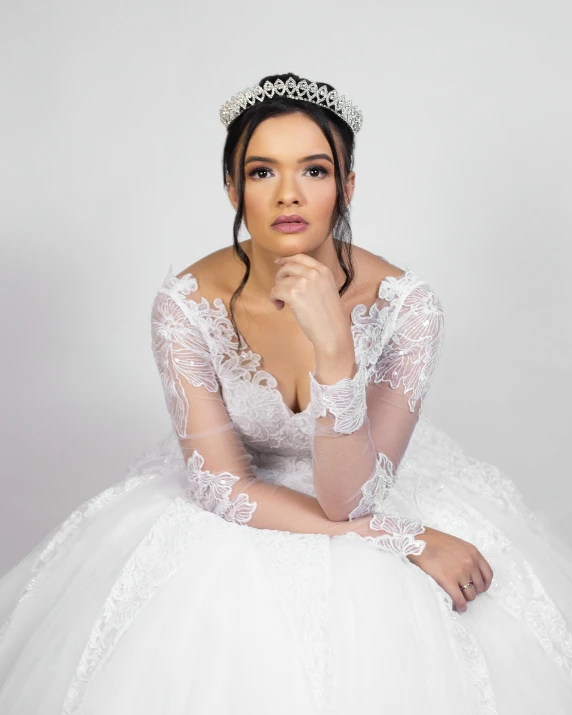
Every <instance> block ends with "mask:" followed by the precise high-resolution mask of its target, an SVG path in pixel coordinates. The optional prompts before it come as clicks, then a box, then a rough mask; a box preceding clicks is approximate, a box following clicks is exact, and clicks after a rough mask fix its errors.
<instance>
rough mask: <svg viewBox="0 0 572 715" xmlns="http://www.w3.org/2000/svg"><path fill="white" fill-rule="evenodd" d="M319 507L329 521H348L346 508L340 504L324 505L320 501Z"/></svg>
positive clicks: (348, 513)
mask: <svg viewBox="0 0 572 715" xmlns="http://www.w3.org/2000/svg"><path fill="white" fill-rule="evenodd" d="M320 506H321V507H322V511H323V512H324V514H325V516H326V517H327V518H328V519H329V520H330V521H348V518H349V515H350V512H349V511H348V509H347V507H344V506H343V505H341V504H333V503H324V502H322V501H320Z"/></svg>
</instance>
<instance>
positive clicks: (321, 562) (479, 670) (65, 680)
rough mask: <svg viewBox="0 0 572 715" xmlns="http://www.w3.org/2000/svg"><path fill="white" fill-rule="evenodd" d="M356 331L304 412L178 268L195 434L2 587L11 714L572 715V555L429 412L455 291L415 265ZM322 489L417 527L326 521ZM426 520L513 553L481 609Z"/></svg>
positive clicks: (172, 376)
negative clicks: (435, 560)
mask: <svg viewBox="0 0 572 715" xmlns="http://www.w3.org/2000/svg"><path fill="white" fill-rule="evenodd" d="M351 325H352V334H353V337H354V344H355V351H356V364H357V366H358V370H357V372H356V374H355V376H354V377H353V378H351V379H350V378H344V379H343V380H341V381H339V382H338V383H335V384H334V385H320V384H319V383H318V382H317V381H316V379H315V377H314V375H315V370H314V371H313V372H312V373H310V375H311V381H310V382H311V401H310V404H309V405H308V407H307V408H306V409H305V410H304V411H302V412H299V413H295V412H293V411H292V410H291V409H290V408H289V407H288V406H287V405H286V403H285V402H284V400H283V398H282V395H281V393H280V392H279V390H278V389H277V386H276V385H277V382H276V380H275V379H274V377H273V376H272V375H271V374H270V373H269V372H266V371H265V370H264V369H263V368H262V367H261V363H262V358H261V356H260V355H258V354H256V353H254V352H252V350H250V349H249V348H248V346H247V345H246V346H245V345H243V346H238V344H237V342H236V340H235V335H234V331H233V327H232V324H231V321H230V318H229V316H228V314H227V310H226V307H225V305H224V303H223V302H222V300H220V299H215V300H212V301H211V302H209V301H207V299H206V298H204V297H203V296H202V295H201V293H200V287H199V285H198V280H197V279H196V277H195V276H193V275H191V274H186V275H184V276H182V277H177V276H176V275H175V274H173V273H172V271H171V270H169V272H168V274H167V277H166V278H165V280H164V283H163V284H162V286H161V287H160V289H159V291H158V293H157V296H156V298H155V300H154V303H153V309H152V349H153V354H154V356H155V359H156V361H157V366H158V369H159V373H160V376H161V381H162V385H163V388H164V390H165V398H166V404H167V407H168V410H169V412H170V414H171V417H172V425H173V429H172V432H171V433H170V434H168V435H167V436H166V437H165V438H164V439H162V440H161V441H160V442H158V444H157V445H155V446H154V447H153V448H152V449H151V450H150V451H149V452H148V453H146V454H144V455H143V456H142V457H141V458H140V459H138V460H137V461H136V462H135V463H134V464H132V465H131V466H130V468H129V470H128V472H127V474H126V475H125V478H124V479H123V481H120V482H118V483H117V484H116V485H115V486H112V487H111V488H109V489H107V490H105V491H104V492H103V493H101V494H98V495H97V496H95V497H93V498H92V499H90V500H89V501H87V502H86V503H84V504H82V505H81V506H80V507H79V508H78V509H77V510H76V511H74V512H73V513H72V514H71V515H70V516H69V518H68V519H67V520H65V521H64V523H62V524H61V525H59V526H58V527H57V528H56V529H54V530H53V531H52V532H51V533H50V534H49V535H48V536H46V537H45V539H44V540H43V541H42V542H41V543H39V544H38V545H37V547H36V548H35V549H34V551H33V552H32V553H30V554H29V555H28V556H26V557H25V558H24V559H23V560H22V561H21V562H20V563H18V564H17V565H16V566H15V567H14V568H13V569H12V570H11V571H10V572H8V573H7V574H6V575H5V576H4V577H3V579H2V580H1V581H0V617H1V618H2V619H3V623H4V626H3V629H2V632H1V638H0V713H1V715H72V713H73V714H74V715H75V714H77V715H158V714H159V713H161V715H191V714H192V715H231V714H232V715H241V714H242V713H244V714H245V715H269V714H270V713H272V715H310V714H314V713H322V712H327V713H335V714H336V715H357V714H358V713H364V714H365V713H367V714H368V715H373V714H374V713H376V714H377V713H379V715H382V714H383V715H389V714H391V715H414V714H415V715H459V714H462V715H495V714H498V715H516V714H517V713H518V714H519V715H570V714H571V713H572V638H571V634H570V631H571V628H572V555H571V552H570V550H569V549H568V548H567V547H566V546H565V545H564V544H563V543H562V542H561V541H559V540H558V538H557V537H556V536H554V535H553V534H552V533H551V531H550V528H549V525H547V524H546V519H545V518H544V517H542V516H541V515H540V514H538V513H536V512H534V511H532V510H531V509H530V508H528V507H527V505H526V504H525V503H524V502H523V499H522V497H521V495H520V493H519V491H518V490H517V488H516V486H515V484H514V483H513V482H512V481H511V480H510V479H509V478H508V477H507V476H505V475H504V474H503V473H502V472H500V471H499V469H497V468H496V467H494V466H492V465H490V464H487V463H484V462H482V461H478V460H476V459H474V458H472V457H469V456H467V455H466V454H465V453H464V452H463V450H462V449H461V447H460V446H459V445H458V444H456V443H455V442H454V441H453V440H452V439H450V438H449V437H448V436H447V435H446V434H444V433H443V432H442V431H441V430H440V429H438V428H437V427H436V426H435V425H434V424H432V423H431V422H430V421H429V420H428V419H427V418H426V417H425V416H424V415H423V414H422V410H421V407H422V403H423V399H424V397H425V395H426V393H427V390H428V388H429V385H430V383H431V379H432V376H433V373H434V369H435V367H436V365H437V362H438V358H439V355H440V352H441V346H442V339H443V311H442V306H441V304H440V302H439V300H438V299H437V297H436V296H435V294H434V293H433V291H432V290H431V288H430V287H429V286H428V284H427V283H426V282H425V281H423V280H422V279H420V278H419V277H418V276H417V275H416V274H415V273H414V272H413V271H410V270H407V271H405V272H404V273H403V274H402V275H401V276H400V277H397V278H394V277H388V278H385V279H384V280H382V281H381V283H380V286H379V292H378V299H377V300H376V302H375V303H374V304H373V305H371V306H369V307H366V306H364V305H358V306H355V307H354V309H353V311H352V314H351ZM300 494H303V495H309V496H308V497H305V498H307V499H308V503H310V502H312V503H314V502H316V503H318V502H319V504H320V505H321V506H322V507H323V508H324V513H326V514H327V515H328V517H329V518H330V520H331V521H330V523H332V522H333V521H342V520H343V519H344V516H345V519H349V520H350V521H354V522H355V523H358V521H359V520H360V519H361V520H362V521H363V517H366V518H368V519H369V518H370V517H369V515H371V514H372V513H375V514H380V515H385V516H389V517H392V519H389V520H386V523H393V524H394V525H396V526H395V530H394V531H391V530H389V531H390V533H394V532H395V533H396V534H397V535H396V536H395V537H391V538H393V539H394V540H393V541H391V538H389V537H388V539H387V540H386V541H384V540H383V538H381V537H380V538H379V540H376V539H374V538H369V539H367V538H361V537H359V536H356V534H351V533H350V534H349V535H334V536H332V535H331V534H329V533H306V532H304V521H303V519H304V517H303V516H302V514H301V512H300V510H299V509H298V510H297V509H296V508H294V506H293V502H292V498H291V497H292V496H293V497H294V498H297V499H300V498H302V497H301V496H300ZM316 496H317V497H318V499H317V501H316V500H315V499H311V497H316ZM417 522H419V523H421V524H422V525H425V526H428V527H433V528H435V529H439V530H441V531H444V532H447V533H450V534H453V535H455V536H457V537H460V538H462V539H464V540H466V541H468V542H470V543H472V544H474V545H475V546H476V547H477V548H478V549H479V550H480V551H481V553H482V554H483V555H484V557H485V558H486V559H487V561H488V562H489V563H490V565H491V567H492V569H493V572H494V577H493V581H492V585H491V586H490V588H489V589H488V590H487V591H485V592H483V593H481V594H479V595H477V597H476V599H475V600H473V601H471V602H470V603H469V604H468V609H467V611H466V612H457V611H456V610H454V609H453V608H452V601H451V598H450V597H449V596H448V595H447V593H446V592H445V591H444V590H443V589H442V588H441V587H440V586H439V585H438V584H437V583H436V581H435V580H434V579H433V578H431V577H430V576H428V575H427V574H426V573H425V572H424V571H422V570H421V569H420V568H419V567H418V566H416V565H415V564H414V563H413V562H412V561H410V560H409V559H407V557H406V555H405V554H406V553H407V549H408V548H415V546H414V545H415V544H418V543H419V541H420V540H419V539H417V540H415V539H414V536H415V535H418V534H419V531H418V530H413V532H410V534H413V536H411V535H409V536H407V535H406V534H401V532H400V528H401V527H402V526H403V525H405V526H407V525H411V524H414V523H417ZM406 531H407V529H406ZM390 542H391V543H390ZM392 544H393V546H392ZM390 547H391V548H390ZM400 548H402V549H403V550H404V551H403V553H400V552H399V549H400ZM410 553H414V552H410Z"/></svg>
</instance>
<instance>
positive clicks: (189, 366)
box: [151, 293, 218, 437]
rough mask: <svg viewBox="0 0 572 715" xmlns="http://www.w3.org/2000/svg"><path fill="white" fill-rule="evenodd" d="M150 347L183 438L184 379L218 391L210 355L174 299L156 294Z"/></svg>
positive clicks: (185, 417)
mask: <svg viewBox="0 0 572 715" xmlns="http://www.w3.org/2000/svg"><path fill="white" fill-rule="evenodd" d="M151 324H152V327H151V334H152V350H153V356H154V357H155V362H156V363H157V368H158V371H159V375H160V378H161V383H162V385H163V392H164V394H165V402H166V404H167V409H168V411H169V414H170V415H171V416H172V419H173V424H174V426H175V429H176V432H177V434H178V436H179V437H186V436H187V435H186V427H187V420H188V416H189V401H188V398H187V396H186V394H185V388H184V383H183V380H185V381H187V382H188V383H189V384H190V385H193V386H195V387H200V386H203V387H206V389H207V390H209V391H210V392H216V391H217V390H218V382H217V379H216V375H215V373H214V370H213V368H212V364H211V363H212V358H211V355H210V353H209V352H208V350H206V349H205V347H204V339H203V338H202V335H201V333H200V330H199V329H198V328H197V327H196V326H195V325H194V324H193V323H192V322H191V321H190V320H188V319H187V317H186V315H185V313H184V311H183V310H182V309H181V308H180V306H179V305H178V304H177V303H176V302H175V300H174V299H173V298H172V297H171V296H169V295H166V294H164V293H159V294H157V296H156V298H155V301H154V304H153V311H152V318H151Z"/></svg>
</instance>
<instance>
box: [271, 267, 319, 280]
mask: <svg viewBox="0 0 572 715" xmlns="http://www.w3.org/2000/svg"><path fill="white" fill-rule="evenodd" d="M285 276H304V277H306V278H313V277H317V276H318V271H317V269H316V268H311V267H309V266H303V265H302V264H301V263H283V264H282V265H281V266H280V268H279V270H278V272H277V273H276V277H275V280H281V279H282V278H284V277H285Z"/></svg>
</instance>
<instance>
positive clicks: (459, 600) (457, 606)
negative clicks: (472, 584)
mask: <svg viewBox="0 0 572 715" xmlns="http://www.w3.org/2000/svg"><path fill="white" fill-rule="evenodd" d="M465 583H468V581H465ZM448 594H449V596H451V598H452V599H453V610H454V611H457V612H458V613H464V612H465V611H466V610H467V599H466V598H465V591H463V590H462V589H461V587H460V585H459V584H457V585H456V586H451V588H450V590H449V591H448Z"/></svg>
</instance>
